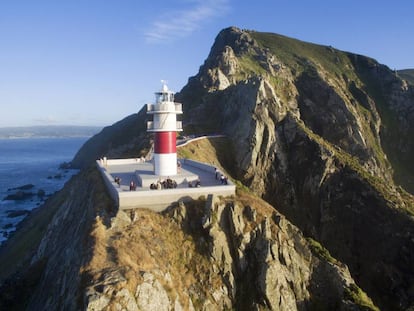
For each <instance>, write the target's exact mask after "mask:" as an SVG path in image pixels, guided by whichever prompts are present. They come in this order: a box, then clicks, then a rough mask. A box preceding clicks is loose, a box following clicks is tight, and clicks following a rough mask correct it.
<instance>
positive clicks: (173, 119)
mask: <svg viewBox="0 0 414 311" xmlns="http://www.w3.org/2000/svg"><path fill="white" fill-rule="evenodd" d="M161 82H162V83H163V86H162V89H161V91H160V92H156V93H155V104H147V114H149V115H151V114H152V115H153V121H148V123H147V132H154V134H155V135H154V173H155V175H158V176H173V175H176V174H177V150H176V135H177V134H176V133H177V132H178V131H182V123H181V121H177V114H182V113H183V111H182V104H180V103H175V102H174V93H173V92H172V91H170V90H168V87H167V85H166V84H165V82H164V81H161Z"/></svg>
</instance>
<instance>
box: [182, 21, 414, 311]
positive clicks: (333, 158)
mask: <svg viewBox="0 0 414 311" xmlns="http://www.w3.org/2000/svg"><path fill="white" fill-rule="evenodd" d="M230 50H232V51H233V53H232V54H231V53H229V51H230ZM292 51H294V53H292ZM230 54H231V55H235V57H236V59H234V57H231V59H232V61H231V62H227V63H226V62H224V63H226V64H233V65H232V66H231V67H232V70H231V71H229V74H228V75H227V80H228V81H229V82H230V85H228V86H227V85H226V88H219V87H217V84H220V83H218V82H217V81H218V80H217V79H216V80H214V79H213V78H214V76H212V75H209V72H214V70H219V69H220V70H221V72H222V73H223V72H224V71H223V70H222V69H221V67H222V66H223V65H222V64H223V62H222V61H220V60H221V59H228V58H229V55H230ZM235 64H237V65H235ZM252 69H253V70H252ZM230 72H231V74H230ZM207 77H209V78H208V79H207ZM220 79H221V80H222V81H223V80H224V79H223V78H220ZM413 92H414V88H413V87H412V86H410V85H409V84H407V83H405V82H404V81H403V80H401V79H399V78H398V76H396V75H395V73H394V72H392V71H391V70H389V69H388V68H387V67H386V66H383V65H380V64H378V63H377V62H376V61H375V60H372V59H369V58H367V57H363V56H359V55H354V54H350V53H343V52H341V51H338V50H335V49H333V48H331V47H323V46H316V45H310V44H307V43H304V42H300V41H297V40H293V39H289V38H285V37H282V36H278V35H273V34H264V33H257V32H254V31H242V30H239V29H237V28H229V29H225V30H223V31H222V32H221V33H220V34H219V35H218V37H217V39H216V41H215V43H214V45H213V47H212V49H211V52H210V55H209V57H208V59H207V60H206V61H205V63H204V65H203V66H202V67H201V68H200V71H199V73H198V74H197V75H196V76H194V77H192V78H191V79H190V80H189V83H188V84H187V86H185V87H184V88H183V90H182V91H181V92H180V94H178V95H177V97H178V98H180V101H182V102H184V103H186V105H187V106H190V108H188V112H187V113H186V114H185V118H188V119H187V120H189V121H190V122H189V123H190V124H193V123H197V124H201V125H203V126H205V127H207V126H208V128H211V127H214V126H215V128H214V129H213V131H222V132H224V133H226V134H227V136H228V137H229V138H230V139H231V140H232V143H233V144H234V149H235V150H238V152H237V154H236V155H235V161H236V167H237V168H238V176H237V177H238V178H240V179H241V180H243V181H244V183H245V184H247V185H248V186H249V187H250V189H252V190H253V191H254V192H255V193H257V194H259V195H261V196H263V197H264V198H265V199H266V200H267V201H268V202H270V203H272V205H274V206H277V208H278V210H279V211H281V212H283V213H284V214H285V215H286V216H287V217H288V218H289V219H290V220H291V221H292V222H293V223H295V224H296V225H298V227H299V228H300V229H301V230H303V232H304V233H305V234H306V235H309V236H312V237H313V238H315V239H317V240H319V241H321V242H322V243H323V244H324V245H325V246H327V248H328V249H329V250H330V251H331V252H332V253H333V254H334V255H335V256H336V257H338V258H340V259H341V260H342V261H343V262H345V263H347V264H348V266H349V267H350V271H351V274H352V275H353V276H354V277H355V279H356V280H357V282H358V284H360V285H361V286H362V287H363V288H364V289H366V290H367V292H368V293H369V294H370V295H371V296H372V297H373V298H374V299H375V301H376V302H377V303H378V304H379V305H380V306H381V307H382V308H384V309H390V310H395V309H404V308H407V307H409V306H411V305H413V304H414V295H413V293H412V290H411V287H410V285H409V284H412V282H413V277H414V265H413V264H407V263H408V262H409V260H410V259H411V258H412V257H413V256H414V253H413V251H412V250H413V248H412V245H411V244H412V240H413V237H414V235H413V233H414V222H413V219H412V216H411V215H413V214H414V203H413V202H414V200H413V197H412V196H411V195H409V194H408V193H406V192H405V191H404V190H403V189H402V188H400V187H397V186H396V185H395V184H394V181H393V179H394V178H396V179H397V180H398V181H399V182H400V183H401V184H402V185H403V186H404V187H405V188H406V189H408V190H410V189H411V190H412V189H414V188H412V187H411V186H410V185H411V183H412V180H414V174H413V172H414V171H413V170H412V160H411V159H412V157H413V155H414V150H413V149H412V142H413V141H414V140H413V137H414V132H413V129H412V124H414V115H413V107H414V102H413V96H412V94H413ZM192 108H194V109H192ZM207 112H209V113H211V112H214V115H215V116H216V118H217V119H216V120H214V122H210V123H208V124H207V123H206V121H205V120H202V119H201V117H200V116H204V115H207ZM191 128H194V127H191ZM408 157H411V158H410V160H408ZM393 169H395V171H393ZM394 173H395V174H394ZM392 223H393V225H392ZM378 241H381V243H378ZM401 249H404V250H406V251H404V252H403V253H401ZM391 284H392V285H391Z"/></svg>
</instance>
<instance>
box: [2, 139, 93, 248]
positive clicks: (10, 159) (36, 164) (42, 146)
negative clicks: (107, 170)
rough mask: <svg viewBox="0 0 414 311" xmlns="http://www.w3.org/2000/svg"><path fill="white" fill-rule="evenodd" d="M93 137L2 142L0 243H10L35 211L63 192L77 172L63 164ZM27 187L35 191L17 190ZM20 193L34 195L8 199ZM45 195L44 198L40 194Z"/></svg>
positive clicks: (5, 140)
mask: <svg viewBox="0 0 414 311" xmlns="http://www.w3.org/2000/svg"><path fill="white" fill-rule="evenodd" d="M88 138H89V137H71V138H19V139H0V243H2V242H3V241H5V240H7V237H8V236H9V234H10V232H12V231H14V230H16V225H17V224H18V223H19V222H21V221H22V220H23V219H24V218H25V217H26V216H27V214H28V212H29V211H31V210H32V209H34V208H36V207H38V206H40V205H41V204H42V202H43V201H44V200H45V199H47V197H48V196H50V195H51V194H53V193H55V192H56V191H58V190H60V189H61V188H62V187H63V186H64V184H65V183H66V182H67V181H68V180H69V179H70V177H72V176H73V175H74V174H76V173H77V172H78V171H77V170H62V169H59V165H60V164H61V163H63V162H69V161H71V160H72V158H73V156H74V155H75V153H76V152H77V151H78V150H79V148H80V147H81V146H82V144H83V143H84V142H85V141H86V140H87V139H88ZM27 184H32V185H34V187H33V188H31V189H26V190H19V189H14V188H18V187H21V186H24V185H27ZM18 191H24V192H28V193H33V194H34V195H32V196H31V197H29V198H27V199H25V200H5V198H6V197H7V196H8V195H10V194H14V193H16V192H18ZM42 191H43V192H44V193H45V196H44V197H43V198H41V197H40V196H38V193H39V192H40V193H41V192H42Z"/></svg>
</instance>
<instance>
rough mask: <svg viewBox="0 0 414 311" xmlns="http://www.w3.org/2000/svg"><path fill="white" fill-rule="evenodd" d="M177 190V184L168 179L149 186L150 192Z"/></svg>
mask: <svg viewBox="0 0 414 311" xmlns="http://www.w3.org/2000/svg"><path fill="white" fill-rule="evenodd" d="M175 188H177V182H176V181H175V180H173V179H171V178H170V177H168V178H167V179H165V180H163V181H161V180H158V181H157V182H156V183H152V184H151V185H150V189H151V190H161V189H175Z"/></svg>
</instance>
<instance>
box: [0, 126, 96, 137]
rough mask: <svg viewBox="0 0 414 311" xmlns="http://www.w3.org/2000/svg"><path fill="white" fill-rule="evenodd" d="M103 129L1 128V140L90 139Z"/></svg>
mask: <svg viewBox="0 0 414 311" xmlns="http://www.w3.org/2000/svg"><path fill="white" fill-rule="evenodd" d="M102 128H103V127H100V126H73V125H50V126H49V125H44V126H21V127H0V139H19V138H65V137H90V136H93V135H95V134H97V133H99V132H100V131H101V130H102Z"/></svg>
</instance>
